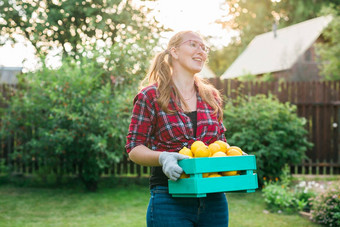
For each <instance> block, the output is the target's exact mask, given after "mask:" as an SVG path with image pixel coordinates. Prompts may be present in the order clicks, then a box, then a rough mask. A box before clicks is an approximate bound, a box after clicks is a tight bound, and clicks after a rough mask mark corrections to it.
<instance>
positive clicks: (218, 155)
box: [211, 151, 227, 157]
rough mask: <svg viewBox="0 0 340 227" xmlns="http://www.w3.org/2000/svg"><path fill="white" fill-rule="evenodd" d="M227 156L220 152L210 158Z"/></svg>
mask: <svg viewBox="0 0 340 227" xmlns="http://www.w3.org/2000/svg"><path fill="white" fill-rule="evenodd" d="M226 156H227V155H226V154H225V153H224V152H222V151H217V152H216V153H214V154H212V155H211V157H226Z"/></svg>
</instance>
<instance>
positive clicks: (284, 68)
mask: <svg viewBox="0 0 340 227" xmlns="http://www.w3.org/2000/svg"><path fill="white" fill-rule="evenodd" d="M331 20H332V17H331V16H323V17H318V18H314V19H311V20H307V21H304V22H301V23H298V24H295V25H292V26H288V27H285V28H282V29H278V30H276V29H273V31H271V32H267V33H264V34H261V35H258V36H256V37H255V38H254V39H253V40H252V41H251V42H250V43H249V45H248V46H247V48H246V49H245V50H244V51H243V53H242V54H241V55H240V56H239V57H238V58H237V59H236V60H235V61H234V62H233V63H232V65H231V66H230V67H229V68H228V69H227V70H226V71H225V72H224V73H223V74H222V76H221V78H222V79H230V78H236V77H241V76H244V75H256V76H259V77H260V76H262V75H263V74H268V73H270V74H272V76H273V77H274V78H275V79H279V78H284V79H286V80H290V81H306V80H318V79H320V75H319V69H318V64H317V56H316V53H315V44H316V43H318V42H320V41H322V31H323V30H324V29H325V28H326V27H327V26H328V24H329V23H330V22H331Z"/></svg>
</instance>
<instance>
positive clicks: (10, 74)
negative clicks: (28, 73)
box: [0, 66, 22, 85]
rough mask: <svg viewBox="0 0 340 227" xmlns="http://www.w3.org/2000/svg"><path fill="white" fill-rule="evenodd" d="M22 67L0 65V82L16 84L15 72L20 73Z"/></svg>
mask: <svg viewBox="0 0 340 227" xmlns="http://www.w3.org/2000/svg"><path fill="white" fill-rule="evenodd" d="M21 71H22V67H3V66H0V84H12V85H13V84H17V83H18V79H17V77H16V75H17V74H19V73H21Z"/></svg>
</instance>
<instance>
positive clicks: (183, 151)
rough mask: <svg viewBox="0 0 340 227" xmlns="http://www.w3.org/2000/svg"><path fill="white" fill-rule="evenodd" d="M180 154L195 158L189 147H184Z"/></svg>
mask: <svg viewBox="0 0 340 227" xmlns="http://www.w3.org/2000/svg"><path fill="white" fill-rule="evenodd" d="M178 153H180V154H183V155H186V156H189V157H191V158H193V157H194V155H193V154H192V152H191V150H190V149H189V148H187V147H183V148H182V149H181V150H180V151H179V152H178Z"/></svg>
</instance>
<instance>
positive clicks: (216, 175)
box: [208, 173, 222, 177]
mask: <svg viewBox="0 0 340 227" xmlns="http://www.w3.org/2000/svg"><path fill="white" fill-rule="evenodd" d="M208 177H222V175H220V174H218V173H211V174H209V176H208Z"/></svg>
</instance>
